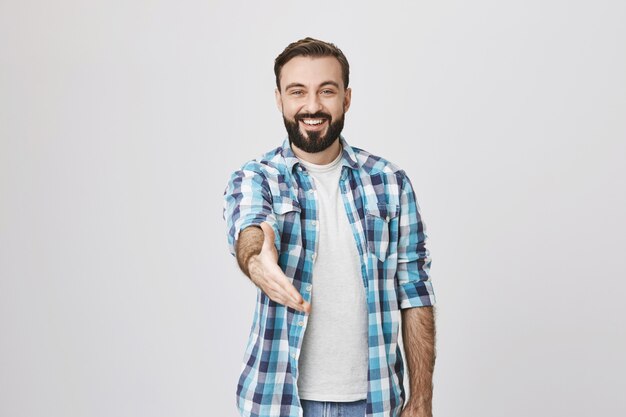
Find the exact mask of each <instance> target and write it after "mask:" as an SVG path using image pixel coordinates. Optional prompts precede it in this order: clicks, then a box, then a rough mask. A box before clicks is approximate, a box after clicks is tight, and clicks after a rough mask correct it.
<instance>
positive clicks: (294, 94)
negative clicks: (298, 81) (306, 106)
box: [289, 90, 304, 96]
mask: <svg viewBox="0 0 626 417" xmlns="http://www.w3.org/2000/svg"><path fill="white" fill-rule="evenodd" d="M289 94H291V95H292V96H301V95H302V94H304V91H302V90H292V91H291V93H289Z"/></svg>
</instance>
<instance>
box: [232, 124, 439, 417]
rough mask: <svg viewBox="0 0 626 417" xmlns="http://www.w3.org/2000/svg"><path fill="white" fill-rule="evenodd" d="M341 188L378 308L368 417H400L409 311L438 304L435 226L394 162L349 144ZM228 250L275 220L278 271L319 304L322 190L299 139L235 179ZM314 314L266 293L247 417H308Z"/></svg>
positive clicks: (248, 382)
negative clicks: (307, 339) (304, 401)
mask: <svg viewBox="0 0 626 417" xmlns="http://www.w3.org/2000/svg"><path fill="white" fill-rule="evenodd" d="M340 141H341V143H342V145H343V155H342V160H341V164H342V165H343V166H342V173H341V177H340V180H339V181H340V190H341V195H342V199H343V204H344V206H345V209H346V213H347V215H348V219H349V222H350V224H351V228H352V234H353V235H354V241H355V244H356V247H357V249H358V252H359V256H360V261H361V275H362V278H363V285H364V286H365V291H366V294H367V307H368V323H369V326H368V329H369V338H368V341H369V342H368V345H369V346H368V353H369V364H368V373H367V379H368V392H367V417H396V416H398V415H400V411H401V410H402V406H403V404H404V399H405V391H404V387H403V375H404V366H403V360H402V355H401V353H400V348H399V344H398V336H399V331H400V329H399V327H400V312H399V310H400V309H404V308H410V307H420V306H430V305H433V304H434V303H435V297H434V293H433V288H432V285H431V281H430V277H429V270H430V263H431V261H430V257H429V251H428V249H427V248H426V247H425V240H426V233H425V226H424V223H423V222H422V220H421V216H420V212H419V205H418V204H417V201H416V199H415V194H414V191H413V188H412V186H411V182H410V181H409V179H408V177H407V176H406V174H405V172H404V171H402V170H400V169H398V167H396V166H394V165H393V164H391V163H390V162H388V161H386V160H384V159H382V158H380V157H377V156H374V155H371V154H369V153H368V152H366V151H364V150H361V149H358V148H354V147H350V146H349V145H348V144H347V143H346V141H345V139H344V138H343V136H340ZM224 198H225V201H224V218H225V219H226V221H227V226H228V244H229V247H230V252H231V253H232V254H233V255H235V245H236V240H237V238H238V235H239V232H240V231H241V230H243V229H244V228H246V227H248V226H250V225H258V224H260V223H261V222H263V221H266V222H268V223H270V224H271V225H272V227H273V228H274V231H275V235H276V241H275V245H276V248H277V250H278V254H279V257H278V263H279V265H280V266H281V268H282V269H283V271H284V272H285V274H286V275H287V276H288V277H289V278H290V279H292V283H293V285H294V286H295V288H296V289H297V290H298V291H299V292H300V294H302V297H303V298H304V299H305V300H307V301H309V302H310V301H311V289H312V285H314V279H313V276H312V270H313V264H314V262H315V256H316V255H315V253H316V242H317V238H318V234H319V229H318V226H317V224H316V223H317V222H316V220H317V217H318V216H317V201H316V191H315V184H314V182H313V180H312V177H311V176H310V175H309V173H308V172H307V170H306V168H305V167H304V166H303V165H301V164H299V162H298V159H297V158H296V156H295V155H294V153H293V151H292V150H291V147H290V146H289V141H288V140H287V139H285V141H284V143H283V145H282V146H281V147H279V148H276V149H274V150H273V151H270V152H268V153H266V154H265V155H263V156H262V157H261V158H259V159H256V160H253V161H250V162H248V163H246V164H245V165H244V166H243V167H242V168H241V169H240V170H238V171H236V172H234V173H233V174H232V176H231V178H230V181H229V183H228V186H227V188H226V191H225V192H224ZM307 317H308V316H307V315H306V314H305V313H302V312H299V311H296V310H294V309H292V308H289V307H285V306H283V305H281V304H278V303H276V302H274V301H272V300H271V299H270V298H269V297H267V296H266V295H265V293H263V292H262V291H261V290H258V292H257V302H256V308H255V312H254V318H253V323H252V327H251V329H250V338H249V340H248V343H247V346H246V349H245V354H244V359H243V365H242V368H241V375H240V377H239V382H238V385H237V405H238V408H239V412H240V414H241V415H242V416H244V417H301V416H302V407H301V405H300V400H299V398H298V388H297V378H298V358H299V355H300V348H301V346H302V339H303V336H304V333H305V330H306V323H307Z"/></svg>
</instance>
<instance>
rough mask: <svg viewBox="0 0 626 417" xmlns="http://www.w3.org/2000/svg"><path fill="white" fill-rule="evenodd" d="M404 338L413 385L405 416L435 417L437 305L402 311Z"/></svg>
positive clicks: (410, 381)
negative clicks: (434, 378)
mask: <svg viewBox="0 0 626 417" xmlns="http://www.w3.org/2000/svg"><path fill="white" fill-rule="evenodd" d="M402 339H403V343H404V353H405V355H406V359H407V361H406V365H407V370H408V373H409V385H410V388H411V393H410V396H409V401H408V402H407V404H406V405H405V407H404V409H403V410H402V417H432V398H433V385H432V381H433V371H434V368H435V358H436V351H435V318H434V307H416V308H409V309H404V310H402Z"/></svg>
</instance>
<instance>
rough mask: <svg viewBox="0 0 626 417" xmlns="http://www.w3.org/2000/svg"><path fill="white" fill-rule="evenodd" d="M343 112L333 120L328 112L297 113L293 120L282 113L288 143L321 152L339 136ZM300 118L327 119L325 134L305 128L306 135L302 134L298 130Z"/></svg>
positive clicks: (310, 150)
mask: <svg viewBox="0 0 626 417" xmlns="http://www.w3.org/2000/svg"><path fill="white" fill-rule="evenodd" d="M345 114H346V113H345V112H344V113H342V114H341V117H340V118H339V119H337V120H335V121H333V120H332V117H331V116H330V114H327V113H321V112H318V113H315V114H299V115H296V116H295V117H294V119H295V121H294V122H292V121H291V120H287V118H286V117H285V115H284V114H283V122H284V123H285V128H286V129H287V134H288V135H289V144H291V145H296V146H297V147H298V148H300V149H302V150H303V151H304V152H308V153H317V152H322V151H323V150H325V149H327V148H328V147H329V146H330V145H332V144H333V143H334V142H335V141H336V140H337V139H338V138H339V135H340V134H341V131H342V130H343V122H344V119H345ZM302 119H324V120H327V121H328V123H329V125H328V128H327V129H326V134H325V135H323V136H322V132H316V131H313V132H311V131H308V130H307V131H306V134H307V136H304V135H303V134H302V132H301V130H300V120H302Z"/></svg>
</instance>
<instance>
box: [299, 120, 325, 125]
mask: <svg viewBox="0 0 626 417" xmlns="http://www.w3.org/2000/svg"><path fill="white" fill-rule="evenodd" d="M302 121H303V122H304V123H305V124H307V125H319V124H320V123H322V122H324V120H323V119H306V120H302Z"/></svg>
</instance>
